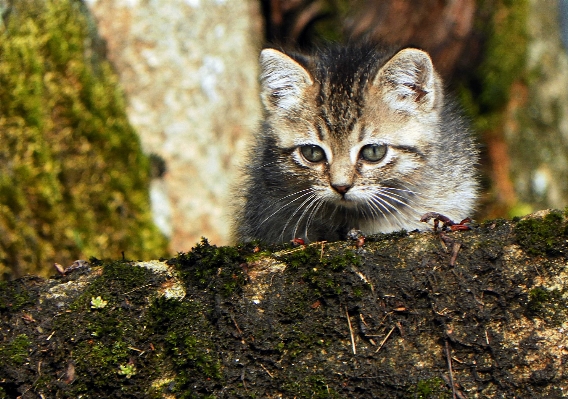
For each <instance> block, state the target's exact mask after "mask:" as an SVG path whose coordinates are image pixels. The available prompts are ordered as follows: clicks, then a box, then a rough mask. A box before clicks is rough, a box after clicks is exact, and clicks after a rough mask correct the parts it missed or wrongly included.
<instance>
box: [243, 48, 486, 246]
mask: <svg viewBox="0 0 568 399" xmlns="http://www.w3.org/2000/svg"><path fill="white" fill-rule="evenodd" d="M260 63H261V77H260V79H261V99H262V102H263V105H264V109H265V113H264V121H263V124H262V128H261V129H260V130H259V132H258V134H257V135H256V138H255V142H254V144H253V145H252V146H251V149H250V155H249V163H248V164H247V165H246V167H245V177H244V179H243V181H242V185H241V187H240V188H239V192H238V193H239V196H240V197H241V199H242V200H243V202H242V203H241V205H240V206H239V207H238V209H237V212H236V217H235V229H234V230H235V239H236V240H237V241H249V240H252V239H260V240H263V241H266V242H271V243H276V242H285V241H289V240H291V239H293V238H303V239H304V240H307V241H314V240H337V239H342V238H345V234H346V232H347V231H348V230H350V229H351V228H357V229H360V230H361V231H362V232H363V233H365V234H372V233H378V232H392V231H398V230H401V229H405V230H415V229H425V228H427V225H425V224H423V223H420V221H419V219H420V217H421V215H423V214H425V213H426V212H432V211H434V212H439V213H442V214H444V215H446V216H448V217H450V218H452V219H461V218H464V217H466V216H468V215H470V213H471V212H472V210H473V207H474V204H475V201H476V198H477V192H478V183H477V179H476V170H475V164H476V163H477V158H478V153H477V149H476V146H475V143H474V142H473V141H472V139H471V137H470V134H469V132H468V129H467V127H466V125H465V124H464V123H463V121H462V119H461V118H460V117H459V116H458V115H457V114H456V112H455V109H454V107H453V106H452V104H449V103H447V101H446V100H445V99H444V93H443V88H442V82H441V80H440V78H439V76H438V75H437V73H436V72H435V70H434V67H433V65H432V62H431V60H430V57H429V56H428V55H427V54H426V53H425V52H423V51H421V50H417V49H403V50H401V51H398V52H396V51H390V50H381V49H377V48H376V47H373V46H348V47H339V46H336V47H329V48H327V49H324V50H321V51H318V52H317V53H315V54H309V55H304V54H295V53H289V54H284V53H282V52H279V51H277V50H274V49H265V50H263V51H262V53H261V57H260ZM314 151H315V152H314ZM306 154H307V157H306ZM322 156H323V158H322V159H320V158H321V157H322ZM318 157H319V158H318ZM377 157H380V159H375V158H377ZM314 159H315V160H316V161H315V162H314V161H313V160H314Z"/></svg>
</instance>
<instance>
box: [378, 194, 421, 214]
mask: <svg viewBox="0 0 568 399" xmlns="http://www.w3.org/2000/svg"><path fill="white" fill-rule="evenodd" d="M379 193H380V195H381V196H384V197H387V198H390V199H392V200H393V201H396V202H398V203H399V204H401V205H404V206H406V207H408V208H410V209H411V210H413V211H414V212H416V213H417V214H418V213H420V212H419V211H418V210H416V208H414V207H413V206H412V205H410V204H409V203H408V202H405V201H404V200H409V199H407V198H404V197H401V196H399V195H396V194H394V193H391V194H390V195H389V194H386V193H385V192H384V191H381V190H379ZM397 197H398V198H397ZM399 198H400V199H399ZM397 209H398V208H397Z"/></svg>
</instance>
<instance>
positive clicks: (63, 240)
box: [0, 0, 167, 278]
mask: <svg viewBox="0 0 568 399" xmlns="http://www.w3.org/2000/svg"><path fill="white" fill-rule="evenodd" d="M81 7H82V5H81V2H80V1H77V0H46V1H40V0H21V1H12V2H9V12H7V13H6V20H5V21H4V22H5V23H4V24H0V87H2V90H1V91H0V142H2V146H1V147H0V230H2V234H1V235H0V278H1V277H4V278H6V277H8V276H11V277H17V276H19V275H23V274H25V273H33V274H40V275H47V274H48V273H49V272H50V271H51V265H52V264H53V263H54V262H58V263H60V264H63V265H67V264H70V263H71V262H73V261H74V260H75V259H86V258H88V257H89V256H92V255H95V256H99V257H103V256H106V257H113V258H117V257H119V256H120V251H125V255H126V256H127V257H132V258H157V257H160V256H163V255H165V254H166V251H167V242H166V239H165V238H164V237H163V236H162V235H161V234H160V233H159V231H158V230H157V228H156V227H155V226H154V225H153V222H152V219H151V214H150V205H149V194H148V187H149V162H148V160H147V158H146V157H145V156H144V155H143V154H142V152H141V146H140V141H139V139H138V137H137V135H136V133H135V132H134V130H133V128H132V127H131V126H130V125H129V123H128V120H127V117H126V113H125V104H124V100H123V96H122V94H121V92H120V91H119V89H118V85H117V78H116V77H115V75H114V73H113V71H112V68H111V66H110V65H109V63H108V62H107V61H105V60H104V59H103V58H102V57H99V56H98V55H97V53H96V52H94V51H93V49H92V48H91V47H89V43H91V42H92V41H93V40H94V37H93V35H92V32H89V31H88V23H87V21H86V18H85V15H84V13H83V12H82V11H81Z"/></svg>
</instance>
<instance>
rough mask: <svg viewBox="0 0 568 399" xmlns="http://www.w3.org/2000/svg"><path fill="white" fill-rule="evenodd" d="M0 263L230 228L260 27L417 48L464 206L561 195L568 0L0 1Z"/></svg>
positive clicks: (167, 246)
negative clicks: (425, 61)
mask: <svg viewBox="0 0 568 399" xmlns="http://www.w3.org/2000/svg"><path fill="white" fill-rule="evenodd" d="M0 14H1V16H2V17H1V18H0V276H1V277H2V278H13V277H18V276H21V275H23V274H25V273H34V274H42V275H49V274H51V273H52V272H53V269H52V267H53V266H52V265H53V263H54V262H58V263H60V264H62V265H63V266H64V267H66V266H69V264H70V263H71V262H72V261H73V260H75V259H80V258H83V259H84V258H88V257H89V256H95V257H99V258H118V257H121V256H124V257H126V258H128V259H150V258H157V257H160V256H170V255H173V254H175V253H176V252H178V251H188V250H190V249H191V247H192V246H193V245H194V244H195V242H197V241H198V240H199V239H200V237H201V236H205V237H208V238H209V239H210V241H211V242H213V243H215V244H229V243H230V214H231V212H232V210H231V207H230V203H231V200H232V198H231V191H230V187H231V185H232V184H238V181H239V170H238V165H239V164H240V163H241V162H242V161H243V158H244V155H245V153H246V149H247V141H248V139H249V138H250V136H251V134H252V132H253V131H254V130H255V128H256V126H257V123H258V120H259V118H260V116H261V110H260V105H259V101H258V93H257V90H258V87H257V74H258V70H257V59H258V52H259V50H260V48H261V47H262V46H264V45H266V44H268V43H272V44H276V45H277V46H281V47H296V48H297V47H300V48H305V49H308V48H310V47H312V46H317V44H318V43H321V42H323V41H328V40H333V41H343V42H346V41H349V40H358V39H370V40H377V41H382V42H387V43H393V44H400V45H413V46H418V47H420V48H423V49H425V50H427V51H428V52H429V53H430V54H431V55H432V58H433V60H434V63H435V65H436V67H437V69H438V71H439V72H440V73H441V74H442V75H443V77H444V78H445V80H446V83H447V86H448V88H449V90H450V92H451V93H453V95H454V97H455V99H456V101H458V102H460V103H461V105H462V107H463V108H464V110H465V113H466V114H467V115H468V117H469V118H470V119H471V121H472V126H473V128H474V130H475V134H476V135H477V137H478V138H479V140H480V142H481V145H482V158H483V159H482V165H481V169H482V173H483V185H484V191H483V192H484V194H483V198H482V201H481V203H480V206H479V209H478V212H477V214H476V215H473V216H475V217H476V218H477V219H478V220H483V219H486V218H495V217H511V216H516V215H522V214H526V213H529V212H531V211H533V210H537V209H542V208H548V207H554V208H563V207H565V206H567V205H568V89H567V88H568V55H567V52H566V46H567V45H568V0H539V1H537V0H515V1H513V0H493V1H490V0H350V1H348V0H153V1H147V0H84V1H79V0H0Z"/></svg>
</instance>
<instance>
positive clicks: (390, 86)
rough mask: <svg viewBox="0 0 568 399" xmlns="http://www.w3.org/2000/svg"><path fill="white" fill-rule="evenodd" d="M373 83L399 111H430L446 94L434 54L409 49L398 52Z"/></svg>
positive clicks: (390, 104) (394, 108) (386, 100)
mask: <svg viewBox="0 0 568 399" xmlns="http://www.w3.org/2000/svg"><path fill="white" fill-rule="evenodd" d="M373 86H374V87H375V88H377V89H379V90H380V91H381V92H382V96H383V99H384V100H385V102H386V103H387V104H388V105H389V106H390V107H391V108H392V109H393V110H395V111H402V112H408V113H411V114H413V113H416V112H419V111H422V112H427V111H430V110H432V108H434V106H435V105H436V102H437V99H438V98H441V96H442V93H441V90H440V89H439V86H440V85H439V78H438V76H437V74H436V72H435V70H434V65H433V64H432V60H431V59H430V56H429V55H428V54H427V53H425V52H424V51H422V50H418V49H413V48H407V49H404V50H401V51H399V52H398V53H396V54H395V55H394V56H393V57H392V58H391V59H390V60H389V61H388V62H387V63H386V64H385V65H384V66H383V67H382V68H381V69H380V70H379V72H378V73H377V76H376V77H375V80H374V81H373Z"/></svg>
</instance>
